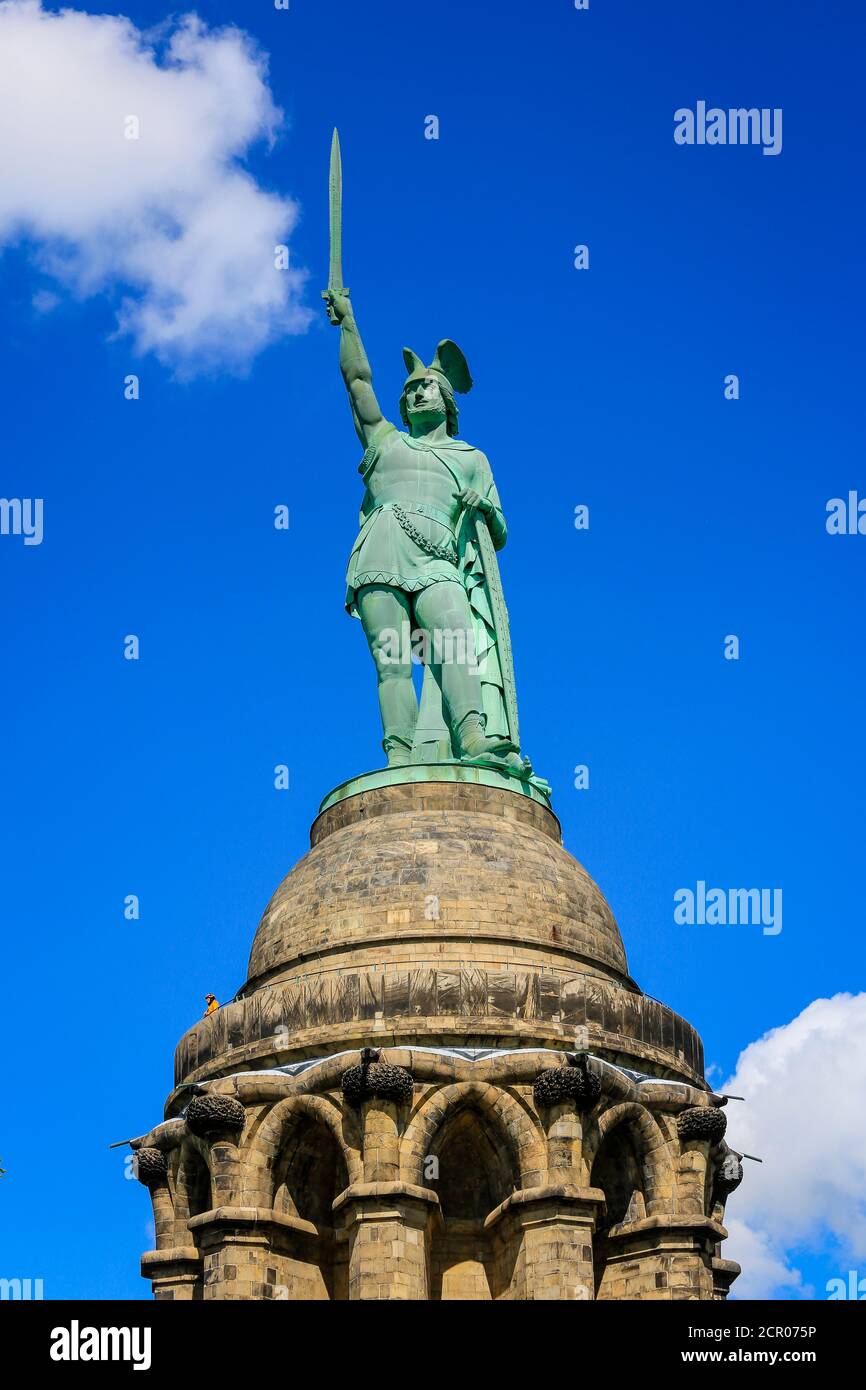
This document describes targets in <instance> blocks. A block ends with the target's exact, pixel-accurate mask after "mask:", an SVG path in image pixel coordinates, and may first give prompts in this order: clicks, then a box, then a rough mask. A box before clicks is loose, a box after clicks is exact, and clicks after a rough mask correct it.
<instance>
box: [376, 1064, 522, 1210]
mask: <svg viewBox="0 0 866 1390" xmlns="http://www.w3.org/2000/svg"><path fill="white" fill-rule="evenodd" d="M464 1110H474V1111H475V1113H476V1114H477V1115H478V1116H479V1117H480V1118H481V1120H482V1121H483V1123H484V1124H485V1125H486V1127H487V1129H488V1131H489V1132H490V1133H491V1134H492V1135H494V1136H496V1137H497V1138H498V1139H499V1141H500V1145H501V1147H502V1151H503V1153H505V1154H507V1155H509V1156H510V1159H511V1163H512V1167H513V1175H514V1181H515V1186H516V1187H533V1186H535V1185H537V1184H538V1183H539V1182H541V1180H542V1175H543V1173H544V1168H545V1162H546V1156H545V1144H544V1134H543V1131H542V1130H541V1127H540V1125H539V1123H538V1121H537V1119H536V1118H535V1116H534V1115H532V1114H531V1112H530V1111H529V1110H528V1109H527V1108H526V1107H525V1106H524V1105H523V1104H521V1102H520V1101H518V1100H517V1099H516V1098H515V1097H514V1096H513V1095H511V1094H510V1093H509V1092H508V1091H505V1090H500V1089H499V1088H498V1087H496V1086H490V1085H485V1084H484V1083H482V1082H478V1081H462V1082H455V1083H453V1084H452V1085H449V1086H442V1087H440V1088H439V1089H437V1090H435V1091H434V1092H433V1093H432V1095H428V1096H426V1097H424V1099H423V1100H422V1101H421V1103H420V1104H419V1105H418V1107H417V1108H416V1110H415V1112H414V1114H413V1115H412V1118H411V1120H410V1121H409V1124H408V1125H407V1127H406V1131H405V1133H404V1135H403V1139H402V1142H401V1145H400V1174H401V1177H402V1178H403V1180H404V1181H405V1182H411V1183H418V1184H421V1185H423V1184H425V1183H426V1179H425V1175H424V1160H425V1158H426V1157H427V1156H429V1155H431V1154H432V1153H433V1144H434V1139H435V1138H436V1136H437V1134H438V1135H440V1136H443V1137H444V1134H443V1132H444V1129H445V1127H446V1126H447V1125H448V1123H449V1121H450V1120H451V1119H452V1118H453V1117H454V1116H455V1115H458V1114H459V1113H460V1112H461V1111H464Z"/></svg>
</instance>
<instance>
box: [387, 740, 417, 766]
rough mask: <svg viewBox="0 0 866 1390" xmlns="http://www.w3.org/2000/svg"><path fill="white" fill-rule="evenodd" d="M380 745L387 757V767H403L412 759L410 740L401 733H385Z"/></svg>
mask: <svg viewBox="0 0 866 1390" xmlns="http://www.w3.org/2000/svg"><path fill="white" fill-rule="evenodd" d="M382 747H383V749H384V750H385V753H386V755H387V758H388V766H389V767H405V766H406V764H407V763H411V761H412V740H411V738H406V737H405V736H404V735H403V734H386V735H385V737H384V738H383V740H382Z"/></svg>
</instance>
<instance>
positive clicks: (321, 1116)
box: [242, 1095, 363, 1207]
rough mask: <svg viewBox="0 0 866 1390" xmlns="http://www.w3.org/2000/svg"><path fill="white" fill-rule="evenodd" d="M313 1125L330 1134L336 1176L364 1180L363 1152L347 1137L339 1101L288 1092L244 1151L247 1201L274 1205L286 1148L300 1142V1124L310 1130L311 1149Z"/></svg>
mask: <svg viewBox="0 0 866 1390" xmlns="http://www.w3.org/2000/svg"><path fill="white" fill-rule="evenodd" d="M310 1126H313V1127H314V1129H315V1128H316V1127H318V1129H319V1130H324V1131H325V1133H326V1134H327V1136H328V1141H325V1142H330V1143H331V1144H333V1148H334V1156H335V1177H336V1174H337V1173H339V1174H340V1175H341V1176H342V1177H344V1178H345V1184H344V1185H345V1186H348V1185H349V1184H351V1183H355V1182H361V1181H362V1179H363V1166H362V1163H361V1155H360V1152H359V1149H358V1148H357V1147H356V1146H355V1144H353V1143H351V1142H349V1139H348V1138H347V1134H346V1125H345V1122H344V1118H343V1113H342V1109H341V1107H340V1105H339V1103H338V1102H337V1101H334V1100H330V1099H328V1098H327V1097H324V1096H311V1095H299V1096H289V1097H287V1098H286V1099H285V1100H282V1101H279V1102H278V1103H277V1104H276V1105H274V1106H273V1107H272V1109H271V1110H270V1111H269V1112H268V1113H267V1115H266V1116H265V1117H264V1119H263V1120H262V1122H261V1124H260V1125H259V1126H258V1127H257V1129H256V1131H255V1133H254V1134H253V1135H252V1136H251V1138H250V1141H249V1143H248V1145H247V1147H246V1148H245V1150H244V1152H243V1156H242V1163H243V1183H244V1186H243V1192H244V1201H245V1202H247V1203H249V1204H250V1205H252V1206H263V1207H270V1206H272V1205H273V1201H274V1197H275V1196H276V1194H277V1192H278V1190H279V1187H280V1185H281V1183H279V1182H278V1181H277V1179H278V1178H280V1176H281V1165H282V1167H283V1169H285V1167H286V1164H285V1161H284V1160H285V1158H286V1153H287V1149H290V1148H291V1147H292V1146H293V1145H296V1144H297V1143H298V1142H300V1141H299V1139H298V1136H297V1135H296V1134H295V1131H297V1130H298V1129H299V1127H300V1129H301V1130H306V1131H307V1132H308V1133H307V1144H306V1148H305V1149H304V1150H303V1152H304V1153H309V1152H310V1145H311V1143H312V1144H313V1146H314V1135H313V1132H312V1131H310ZM322 1141H324V1136H322ZM298 1157H301V1151H299V1152H298ZM284 1176H285V1174H283V1177H284ZM290 1185H291V1184H290ZM340 1190H342V1189H340ZM334 1195H335V1196H336V1195H337V1193H335V1194H334Z"/></svg>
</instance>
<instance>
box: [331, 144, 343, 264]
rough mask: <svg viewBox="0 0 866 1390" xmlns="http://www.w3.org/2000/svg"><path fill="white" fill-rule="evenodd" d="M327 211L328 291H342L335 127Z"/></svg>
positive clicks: (339, 174) (340, 180) (340, 170)
mask: <svg viewBox="0 0 866 1390" xmlns="http://www.w3.org/2000/svg"><path fill="white" fill-rule="evenodd" d="M328 209H329V215H330V231H331V263H330V270H329V272H328V289H329V290H342V289H343V161H342V159H341V158H340V137H339V135H338V134H337V131H336V127H335V129H334V134H333V137H332V139H331V173H330V177H329V180H328Z"/></svg>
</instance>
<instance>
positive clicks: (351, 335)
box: [323, 290, 389, 448]
mask: <svg viewBox="0 0 866 1390" xmlns="http://www.w3.org/2000/svg"><path fill="white" fill-rule="evenodd" d="M323 298H324V300H325V306H326V308H327V312H328V318H329V319H330V321H331V323H333V324H338V325H339V328H340V371H341V372H342V373H343V380H344V382H345V383H346V390H347V391H348V393H349V404H350V405H351V407H352V420H353V422H354V425H355V429H356V431H357V433H358V438H359V439H360V441H361V443H362V444H363V445H364V447H365V448H368V447H369V446H370V445H371V444H375V442H376V440H377V439H378V438H379V436H380V435H381V433H382V431H383V430H384V429H385V428H388V427H389V426H388V421H387V420H386V419H385V417H384V416H383V414H382V411H381V409H380V407H379V402H378V401H377V400H376V393H375V391H374V390H373V372H372V369H371V367H370V363H369V361H368V358H367V354H366V352H365V351H364V344H363V343H362V342H361V335H360V333H359V332H358V325H357V324H356V322H355V316H354V314H353V312H352V303H351V300H350V299H349V296H348V295H347V294H341V293H340V292H339V291H338V290H327V291H326V292H325V294H324V295H323Z"/></svg>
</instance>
